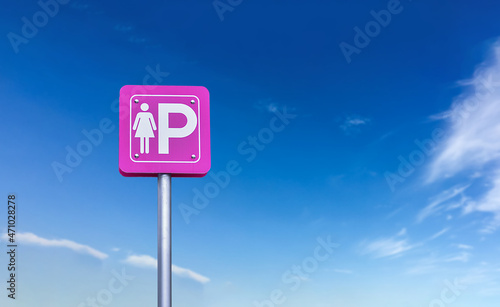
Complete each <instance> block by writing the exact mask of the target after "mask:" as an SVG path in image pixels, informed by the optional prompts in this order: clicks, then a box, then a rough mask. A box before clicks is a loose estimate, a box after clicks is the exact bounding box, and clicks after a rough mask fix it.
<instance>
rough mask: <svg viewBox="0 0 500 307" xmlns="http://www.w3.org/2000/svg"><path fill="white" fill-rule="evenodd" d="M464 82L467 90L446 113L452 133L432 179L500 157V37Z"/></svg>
mask: <svg viewBox="0 0 500 307" xmlns="http://www.w3.org/2000/svg"><path fill="white" fill-rule="evenodd" d="M462 84H463V85H465V86H466V88H465V93H464V94H463V95H460V96H459V97H457V99H456V100H455V102H454V103H453V105H452V107H451V109H450V110H449V111H447V112H448V113H446V112H445V113H444V114H449V115H447V116H446V117H448V119H449V127H448V137H447V139H446V140H445V142H444V143H442V145H441V146H440V147H439V148H438V149H439V150H438V154H437V156H436V158H435V160H434V161H433V163H432V167H431V170H430V174H429V180H430V181H433V180H436V179H438V178H443V177H450V176H453V175H454V174H456V173H458V172H460V171H463V170H466V169H469V168H471V167H482V166H484V164H485V163H488V162H491V161H495V160H498V158H500V142H498V139H499V138H500V121H499V120H498V119H499V118H500V41H499V42H497V43H496V44H495V45H494V46H493V48H492V56H491V57H490V58H489V59H488V60H487V61H486V62H485V63H483V64H482V65H481V66H480V67H479V68H477V69H476V71H475V73H474V76H473V78H471V79H470V80H467V81H464V82H462Z"/></svg>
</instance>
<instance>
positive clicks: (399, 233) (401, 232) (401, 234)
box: [397, 228, 406, 236]
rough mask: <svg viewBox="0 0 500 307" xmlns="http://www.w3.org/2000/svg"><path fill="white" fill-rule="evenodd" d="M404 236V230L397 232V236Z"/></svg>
mask: <svg viewBox="0 0 500 307" xmlns="http://www.w3.org/2000/svg"><path fill="white" fill-rule="evenodd" d="M405 234H406V228H403V229H401V230H400V231H399V232H398V234H397V236H404V235H405Z"/></svg>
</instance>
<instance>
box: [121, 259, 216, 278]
mask: <svg viewBox="0 0 500 307" xmlns="http://www.w3.org/2000/svg"><path fill="white" fill-rule="evenodd" d="M123 262H125V263H128V264H130V265H133V266H137V267H141V268H152V269H156V268H157V267H158V261H157V260H156V259H155V258H153V257H151V256H149V255H130V256H128V257H127V258H126V259H125V260H124V261H123ZM172 273H174V274H176V275H178V276H181V277H185V278H189V279H192V280H195V281H197V282H200V283H202V284H205V283H207V282H209V281H210V278H208V277H205V276H203V275H201V274H198V273H196V272H193V271H191V270H190V269H185V268H181V267H179V266H176V265H175V264H172Z"/></svg>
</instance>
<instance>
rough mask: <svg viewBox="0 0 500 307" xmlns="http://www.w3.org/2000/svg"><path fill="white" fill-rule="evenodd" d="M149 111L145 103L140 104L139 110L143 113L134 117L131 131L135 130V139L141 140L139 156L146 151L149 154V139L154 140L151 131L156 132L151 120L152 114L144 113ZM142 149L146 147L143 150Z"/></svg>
mask: <svg viewBox="0 0 500 307" xmlns="http://www.w3.org/2000/svg"><path fill="white" fill-rule="evenodd" d="M148 109H149V105H148V104H147V103H143V104H141V110H142V111H144V112H139V113H137V116H136V117H135V121H134V126H133V127H132V129H133V130H136V132H135V137H136V138H140V140H141V154H143V153H144V151H146V153H147V154H148V153H149V138H154V137H155V134H154V132H153V130H156V124H155V119H154V118H153V114H151V113H150V112H146V111H147V110H148ZM144 147H146V148H145V149H146V150H144Z"/></svg>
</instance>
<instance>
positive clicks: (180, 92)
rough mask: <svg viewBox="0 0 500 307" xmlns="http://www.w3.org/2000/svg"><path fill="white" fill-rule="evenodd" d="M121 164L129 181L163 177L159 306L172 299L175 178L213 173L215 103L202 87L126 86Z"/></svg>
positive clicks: (160, 188)
mask: <svg viewBox="0 0 500 307" xmlns="http://www.w3.org/2000/svg"><path fill="white" fill-rule="evenodd" d="M120 115H121V116H120V130H119V131H120V133H119V134H120V135H119V153H118V161H119V163H118V165H119V169H120V173H121V174H122V175H123V176H126V177H158V306H159V307H170V306H171V305H172V299H171V291H172V289H171V275H172V272H171V265H172V259H171V242H172V241H171V232H170V228H171V225H170V215H171V177H203V176H205V175H206V174H207V173H208V171H209V169H210V161H211V157H210V101H209V93H208V90H207V89H206V88H204V87H202V86H139V85H126V86H124V87H122V88H121V90H120Z"/></svg>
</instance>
